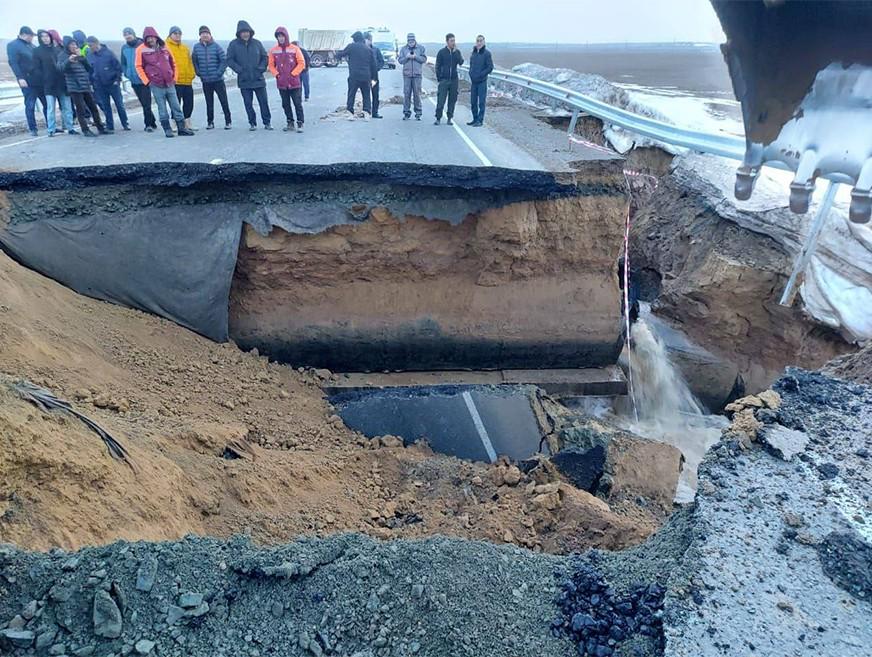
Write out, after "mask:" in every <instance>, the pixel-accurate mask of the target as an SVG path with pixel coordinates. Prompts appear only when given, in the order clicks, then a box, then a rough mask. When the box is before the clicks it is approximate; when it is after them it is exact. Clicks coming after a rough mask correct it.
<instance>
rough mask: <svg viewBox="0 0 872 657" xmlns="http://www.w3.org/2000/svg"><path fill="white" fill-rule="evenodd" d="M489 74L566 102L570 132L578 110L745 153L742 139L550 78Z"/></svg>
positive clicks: (703, 147) (690, 144) (686, 143)
mask: <svg viewBox="0 0 872 657" xmlns="http://www.w3.org/2000/svg"><path fill="white" fill-rule="evenodd" d="M461 69H462V70H463V71H464V72H465V73H467V74H468V73H469V67H468V66H462V67H461ZM490 77H491V78H492V79H495V80H500V81H502V82H508V83H509V84H514V85H517V86H519V87H523V88H525V89H530V90H532V91H535V92H537V93H540V94H542V95H543V96H548V97H549V98H553V99H555V100H559V101H560V102H562V103H564V104H565V105H568V106H569V107H571V108H572V110H573V115H572V123H571V124H570V132H574V130H575V124H576V121H577V120H578V115H579V113H580V112H585V113H587V114H590V115H592V116H595V117H597V118H598V119H601V120H602V121H603V122H605V123H609V124H611V125H613V126H617V127H620V128H622V129H624V130H627V131H629V132H633V133H635V134H637V135H642V136H643V137H649V138H651V139H654V140H656V141H660V142H664V143H667V144H672V145H674V146H680V147H683V148H689V149H690V150H693V151H699V152H702V153H711V154H712V155H720V156H721V157H728V158H730V159H733V160H742V159H743V158H744V157H745V140H744V139H742V138H739V137H733V136H730V135H719V134H712V133H708V132H702V131H700V130H692V129H690V128H682V127H680V126H676V125H671V124H669V123H663V122H662V121H657V120H655V119H652V118H650V117H647V116H641V115H639V114H634V113H633V112H628V111H627V110H624V109H620V108H619V107H615V106H613V105H609V104H608V103H604V102H602V101H600V100H595V99H594V98H591V97H590V96H585V95H584V94H582V93H579V92H577V91H574V90H573V89H568V88H566V87H562V86H560V85H557V84H552V83H550V82H543V81H542V80H537V79H535V78H530V77H527V76H525V75H520V74H518V73H512V72H510V71H500V70H494V71H493V73H491V74H490Z"/></svg>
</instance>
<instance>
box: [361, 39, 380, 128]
mask: <svg viewBox="0 0 872 657" xmlns="http://www.w3.org/2000/svg"><path fill="white" fill-rule="evenodd" d="M363 36H364V39H365V40H366V45H368V46H369V47H370V48H371V49H372V54H373V56H374V57H375V77H374V78H373V79H372V82H373V85H372V118H374V119H380V118H382V115H381V114H379V113H378V92H379V88H380V86H379V82H378V72H379V71H380V70H382V69H383V68H384V67H385V56H384V55H382V51H381V50H379V49H378V48H376V47H373V45H372V34H370V33H369V32H367V33H366V34H364V35H363Z"/></svg>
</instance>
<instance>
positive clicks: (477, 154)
mask: <svg viewBox="0 0 872 657" xmlns="http://www.w3.org/2000/svg"><path fill="white" fill-rule="evenodd" d="M311 78H312V89H311V99H310V101H309V102H307V103H305V104H304V109H305V115H306V117H305V118H306V128H305V130H306V131H305V132H304V133H302V134H297V133H286V132H283V131H282V127H283V126H284V125H285V116H284V112H283V111H282V109H281V99H280V97H279V94H278V91H277V90H276V87H275V83H274V81H273V80H271V79H270V80H268V81H267V89H268V91H269V98H270V111H271V112H272V124H273V127H274V128H275V130H273V131H271V132H268V131H265V130H263V129H262V127H261V126H260V117H259V116H258V124H259V125H258V130H257V131H256V132H250V131H249V130H248V122H247V119H246V117H245V111H244V108H243V105H242V98H241V96H240V93H239V91H238V90H236V89H230V90H228V95H229V97H230V103H231V112H232V115H233V129H232V130H230V131H226V130H223V116H222V114H221V112H220V106H218V104H217V99H216V129H215V130H210V131H207V130H205V124H206V105H205V102H204V100H203V98H202V96H199V95H198V96H197V97H196V98H195V104H194V115H193V117H192V118H193V120H194V125H195V126H198V127H199V128H200V129H199V130H198V131H197V134H196V135H195V136H193V137H176V138H174V139H167V138H166V137H164V135H163V133H162V131H160V130H158V131H157V132H154V133H145V132H144V131H143V129H142V128H143V123H142V112H141V110H140V111H137V110H133V112H132V116H131V119H130V123H131V126H132V127H133V130H132V131H130V132H123V131H121V130H120V125H119V124H118V120H117V117H116V128H117V129H118V130H117V132H116V133H115V134H114V135H107V136H100V137H98V138H97V139H85V138H83V137H80V136H78V137H77V136H69V135H66V134H64V135H56V136H55V137H52V138H49V137H47V136H45V133H44V131H42V134H40V136H39V137H30V136H23V135H17V136H13V137H8V138H6V139H3V140H0V168H2V169H5V170H27V169H39V168H49V167H58V166H87V165H88V164H89V163H92V164H100V165H108V164H113V163H121V162H132V161H148V160H157V161H163V162H213V163H221V162H240V161H244V162H296V163H305V164H332V163H337V162H372V161H378V162H415V163H423V164H457V165H466V166H491V165H492V166H501V167H509V168H515V169H544V168H546V167H545V166H544V165H543V164H542V163H541V162H540V161H538V160H537V159H536V158H535V157H533V156H532V155H530V154H529V153H528V151H527V150H524V149H522V148H520V147H519V146H517V145H516V144H514V143H513V142H512V141H511V140H510V139H507V138H506V137H504V136H501V135H499V134H497V133H496V132H495V131H494V130H492V129H491V128H489V127H488V126H487V125H485V126H484V127H482V128H472V127H469V126H467V125H466V122H467V121H469V120H471V116H470V114H469V109H468V107H465V106H463V105H461V104H460V103H458V105H457V111H456V115H455V117H454V118H455V121H456V125H455V126H454V127H452V126H448V125H446V124H445V122H444V118H443V123H442V125H440V126H435V125H433V119H434V113H435V84H434V83H433V82H431V81H429V80H426V79H425V81H424V88H425V91H429V92H430V93H431V94H432V96H428V97H427V98H425V99H424V101H423V102H424V116H423V119H422V120H421V121H415V120H414V119H413V120H411V121H403V120H402V116H403V112H402V103H392V102H388V101H389V99H391V97H394V96H402V83H403V80H402V73H401V72H400V71H399V70H384V71H382V72H381V98H382V108H381V111H380V112H381V114H382V115H383V116H384V117H385V118H384V119H382V120H375V119H351V118H349V116H350V115H348V114H347V113H346V112H344V111H343V112H337V111H336V110H337V109H338V108H340V107H344V105H345V94H346V78H347V69H346V68H344V67H343V68H335V69H326V68H322V69H315V70H313V71H312V74H311ZM255 107H257V103H256V102H255ZM77 127H78V126H77Z"/></svg>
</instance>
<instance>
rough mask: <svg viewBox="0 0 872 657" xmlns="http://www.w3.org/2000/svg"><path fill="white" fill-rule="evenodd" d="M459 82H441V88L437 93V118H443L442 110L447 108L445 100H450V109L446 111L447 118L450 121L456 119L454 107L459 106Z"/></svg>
mask: <svg viewBox="0 0 872 657" xmlns="http://www.w3.org/2000/svg"><path fill="white" fill-rule="evenodd" d="M459 83H460V81H459V80H441V81H440V82H439V88H438V90H437V92H436V118H437V119H441V118H442V110H443V109H444V108H445V100H446V99H447V100H448V108H447V109H446V111H445V116H447V117H448V118H449V119H451V118H454V106H455V105H457V89H458V87H459Z"/></svg>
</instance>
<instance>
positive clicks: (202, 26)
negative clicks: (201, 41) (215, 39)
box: [197, 25, 212, 34]
mask: <svg viewBox="0 0 872 657" xmlns="http://www.w3.org/2000/svg"><path fill="white" fill-rule="evenodd" d="M203 32H205V33H206V34H212V30H210V29H209V28H208V27H206V26H205V25H201V26H200V29H199V30H197V34H203Z"/></svg>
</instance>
